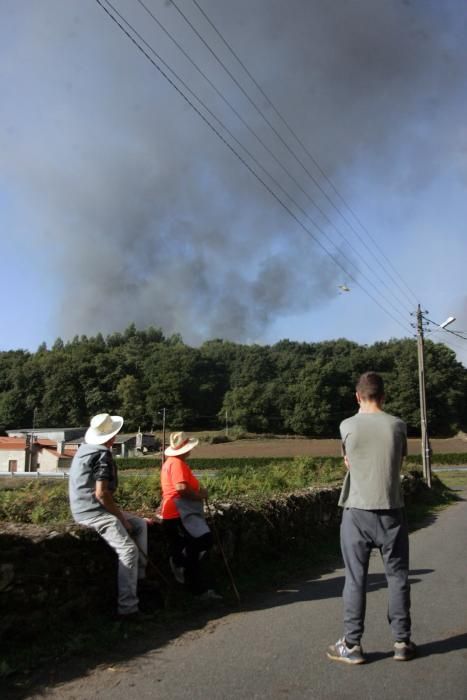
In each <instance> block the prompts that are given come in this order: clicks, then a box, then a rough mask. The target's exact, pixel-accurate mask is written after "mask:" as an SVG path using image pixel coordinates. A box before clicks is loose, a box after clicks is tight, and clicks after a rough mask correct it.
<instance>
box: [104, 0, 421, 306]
mask: <svg viewBox="0 0 467 700" xmlns="http://www.w3.org/2000/svg"><path fill="white" fill-rule="evenodd" d="M137 2H138V3H139V5H141V7H142V8H143V9H144V10H145V12H146V13H147V14H148V15H149V16H150V17H151V19H152V20H153V21H154V22H155V23H156V24H157V26H158V27H159V28H160V29H161V30H162V31H163V32H164V34H165V35H166V36H168V37H169V39H170V40H171V41H172V42H173V43H174V44H175V46H176V47H177V48H178V49H179V51H180V52H181V53H182V54H183V56H185V58H186V59H187V60H188V61H189V63H190V64H191V65H192V66H193V67H194V68H195V69H196V70H197V72H198V73H199V74H200V75H201V76H202V77H203V78H204V79H205V80H206V81H207V83H208V84H209V85H210V86H211V88H212V89H213V90H214V91H215V92H216V94H217V95H218V96H219V97H220V98H221V100H222V101H223V102H224V103H225V104H226V105H227V106H228V107H229V108H230V109H231V110H232V112H233V113H234V114H235V116H236V117H237V118H238V119H239V121H240V122H241V123H242V124H243V125H244V126H245V127H246V129H248V131H249V132H250V133H251V134H252V135H253V136H254V137H255V138H256V140H257V141H258V142H259V143H260V144H261V146H262V147H263V148H264V149H265V151H266V152H267V153H268V154H269V155H270V156H271V157H272V158H273V159H274V161H275V162H276V163H277V165H278V166H279V167H280V168H281V170H283V171H284V172H285V173H286V175H287V176H288V177H289V178H290V179H291V180H292V182H293V183H294V184H295V186H296V187H298V189H299V190H300V191H301V192H302V193H303V194H304V195H305V197H307V199H308V200H309V201H310V202H311V203H312V204H313V206H314V207H315V208H316V209H317V210H318V211H319V212H320V213H321V215H322V216H323V218H325V220H326V221H327V222H328V223H329V224H330V225H331V226H332V227H333V228H334V230H335V231H336V232H337V233H338V234H339V235H340V237H341V238H342V240H344V241H345V242H346V243H347V244H348V245H350V248H352V250H354V252H356V253H357V251H356V250H355V248H354V247H353V246H352V245H351V244H349V242H348V240H347V239H346V237H345V236H344V234H343V233H342V232H341V231H340V230H339V229H338V228H337V227H336V226H335V224H334V223H333V222H332V221H331V219H330V218H329V216H328V215H327V214H326V212H324V211H323V209H322V208H321V207H320V206H319V205H318V204H316V202H315V201H314V199H313V198H312V197H311V196H310V195H309V193H308V192H307V191H306V190H305V189H303V187H302V186H301V184H300V182H299V181H298V180H297V179H296V178H295V177H294V175H292V174H291V173H290V171H289V170H288V169H287V168H286V167H285V166H284V164H283V163H282V162H281V161H280V160H279V158H278V157H277V156H276V154H275V153H274V152H273V151H272V150H271V148H270V147H269V146H268V145H267V144H266V143H265V142H264V140H263V139H262V138H261V137H260V136H259V135H258V134H257V132H256V131H255V130H254V129H253V128H252V127H251V126H250V125H249V124H248V122H247V121H246V120H245V119H244V118H243V116H242V115H241V114H240V113H239V112H238V110H237V109H236V108H235V107H234V105H233V104H232V103H231V102H230V101H229V100H228V99H227V98H226V97H225V95H224V94H223V93H222V92H221V91H220V90H219V89H218V88H217V86H216V85H215V84H214V83H213V82H212V80H211V79H210V78H209V77H208V76H207V75H206V73H205V72H204V71H203V70H202V69H201V68H200V67H199V66H198V64H197V63H196V62H195V61H194V60H193V59H192V57H191V56H190V55H189V54H188V52H187V51H186V50H185V49H184V48H183V46H182V45H181V44H180V42H178V41H177V39H176V38H175V37H174V36H173V34H171V33H170V32H169V30H168V29H167V28H166V27H165V26H164V25H163V23H162V22H161V21H160V20H159V19H158V18H157V16H156V15H155V14H154V13H153V12H152V11H151V10H150V9H149V7H148V6H147V5H146V3H145V2H144V1H143V0H137ZM172 4H173V5H174V7H175V8H176V9H177V10H178V11H179V12H180V14H181V15H182V17H183V18H184V19H185V21H186V22H187V23H188V24H189V26H190V27H191V28H192V29H193V31H195V32H196V30H195V29H194V27H193V26H192V25H191V23H190V22H189V20H187V18H186V17H185V15H184V14H183V13H182V12H181V10H179V8H178V7H177V6H176V4H175V3H174V2H173V3H172ZM114 9H115V8H114ZM115 11H116V10H115ZM116 13H117V14H118V15H119V16H120V17H121V18H122V16H121V15H120V13H118V11H116ZM122 19H123V18H122ZM123 21H125V20H124V19H123ZM129 26H130V25H129ZM132 29H133V31H135V33H136V34H137V36H138V37H139V38H140V39H141V40H142V41H143V43H144V44H145V45H146V46H148V47H149V48H150V50H151V51H153V49H152V47H151V46H150V45H149V44H148V43H147V42H146V41H145V40H144V39H143V38H142V37H141V35H140V34H138V33H137V32H136V30H134V28H132ZM196 33H197V32H196ZM197 34H198V33H197ZM201 39H202V38H201ZM202 41H203V43H204V44H205V45H206V46H207V44H206V42H204V40H203V39H202ZM208 48H209V50H210V51H211V52H212V50H211V49H210V47H208ZM154 53H155V52H154ZM156 55H157V54H156ZM214 55H215V54H214ZM215 57H216V60H217V61H218V62H220V64H221V65H222V67H223V68H224V70H226V71H227V69H226V68H225V66H224V64H223V63H222V62H221V61H220V59H219V58H217V56H215ZM158 58H159V60H161V59H160V56H158ZM163 62H164V64H165V65H167V64H166V63H165V61H163ZM169 70H170V71H171V72H172V73H173V71H172V69H170V68H169ZM227 73H228V75H229V76H230V77H233V76H231V73H230V72H229V71H227ZM177 79H178V80H179V81H180V82H182V84H184V86H186V83H183V81H182V80H181V79H180V78H179V76H177ZM237 84H238V83H237ZM239 87H240V89H242V91H243V88H241V86H239ZM187 89H188V90H189V91H190V93H191V94H193V95H194V93H193V91H192V90H191V89H190V88H187ZM243 92H245V91H243ZM245 94H246V93H245ZM194 96H195V99H196V100H197V101H198V102H200V103H201V104H202V105H203V107H204V108H205V109H206V110H207V111H208V112H209V113H210V114H211V115H212V116H213V117H214V119H216V121H217V122H218V123H219V124H221V126H222V128H223V129H224V130H226V131H227V133H229V135H230V136H231V138H233V139H234V140H235V142H236V143H237V144H238V145H240V147H241V148H242V149H243V151H244V152H246V153H247V154H248V156H249V157H250V158H251V159H252V160H253V161H254V162H255V163H256V165H257V166H258V167H259V168H261V170H262V171H263V172H264V173H265V174H266V175H267V177H268V178H270V179H271V180H272V181H273V182H274V184H275V185H276V187H278V188H279V189H280V190H281V191H282V192H283V193H284V194H285V195H286V197H287V198H288V199H289V200H290V201H292V202H293V204H294V205H295V206H296V207H297V208H298V209H299V211H300V212H301V213H302V214H303V216H305V217H306V218H307V219H308V220H309V221H310V222H311V223H312V225H313V226H314V227H315V228H316V229H317V230H318V231H320V233H322V234H323V235H324V236H325V238H326V240H327V241H328V242H329V243H330V244H331V245H333V246H334V247H337V246H336V245H335V243H334V242H333V241H332V239H331V238H330V237H329V236H328V234H327V233H326V232H325V231H324V230H323V229H322V228H321V227H320V226H319V225H318V224H317V223H316V221H315V220H314V219H312V217H311V216H310V215H309V214H308V213H307V212H306V211H305V210H304V209H303V207H301V206H300V204H298V202H297V201H296V200H295V199H294V198H293V197H292V196H291V195H290V194H289V193H288V192H287V191H286V190H285V189H284V188H283V187H282V185H281V184H280V183H279V182H278V180H277V179H276V178H274V177H273V176H272V175H271V173H270V172H268V171H267V170H266V169H265V168H264V167H263V166H262V165H261V164H260V163H259V162H258V160H257V159H256V158H255V156H253V155H252V153H251V152H250V151H248V149H246V148H245V147H244V146H243V145H242V144H241V143H240V142H239V141H238V139H237V138H236V137H235V136H234V135H233V134H232V132H231V131H230V130H229V129H228V128H227V127H226V126H225V125H224V124H223V123H222V122H220V120H219V119H218V118H217V117H216V116H215V115H213V113H212V111H211V110H210V109H209V108H208V107H206V104H205V103H204V102H203V101H202V100H200V98H199V97H198V96H197V95H194ZM247 97H248V99H249V100H250V102H251V99H250V98H249V96H248V95H247ZM252 104H254V103H253V102H252ZM254 106H255V109H257V111H259V113H260V114H261V115H262V112H261V111H260V110H258V107H256V105H254ZM262 116H263V118H264V115H262ZM266 122H267V123H268V124H269V122H268V121H267V120H266ZM271 128H273V127H271ZM274 131H275V130H274ZM275 133H276V134H277V132H276V131H275ZM277 135H278V136H279V137H280V135H279V134H277ZM280 138H281V137H280ZM281 140H282V141H283V139H281ZM340 255H341V256H342V257H343V258H345V260H346V261H347V262H348V263H349V264H350V265H351V266H352V267H353V268H356V269H357V270H358V268H357V267H356V265H355V263H354V261H353V260H352V259H350V258H349V257H348V256H347V255H346V254H345V253H343V252H342V251H340ZM360 258H361V260H362V262H363V263H364V264H365V265H366V267H367V268H368V269H369V270H370V272H371V273H372V274H373V275H375V276H376V278H377V280H378V282H379V284H381V285H382V286H384V287H385V288H386V289H387V290H388V291H389V293H390V294H392V295H393V290H391V289H390V288H389V286H388V285H387V284H386V282H385V281H384V280H382V279H381V278H380V277H379V276H378V275H377V274H376V273H375V271H374V270H373V268H372V267H371V265H369V264H368V262H367V261H366V260H365V258H363V257H361V256H360ZM376 259H377V258H376ZM358 272H359V273H360V275H361V276H362V277H363V278H364V279H365V280H366V281H367V282H368V283H369V284H371V285H374V282H373V281H372V280H370V279H369V278H368V276H366V275H365V274H363V273H362V272H361V271H360V270H358ZM377 293H378V294H379V296H380V297H381V298H382V299H383V300H384V301H385V302H386V304H388V305H389V306H390V307H391V308H392V309H393V311H395V313H396V314H399V315H400V316H401V317H402V318H405V315H404V313H402V312H401V311H400V309H399V308H397V307H396V306H395V305H394V303H393V302H392V301H391V300H390V299H388V298H387V296H386V295H385V294H383V293H382V292H381V291H380V290H379V289H378V292H377ZM393 296H394V295H393ZM394 298H395V299H396V301H397V302H398V303H399V304H400V305H401V308H402V309H403V310H404V312H409V313H410V308H409V307H407V306H405V303H404V302H402V303H401V301H400V299H398V298H396V297H395V296H394Z"/></svg>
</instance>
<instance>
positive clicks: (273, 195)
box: [96, 0, 407, 332]
mask: <svg viewBox="0 0 467 700" xmlns="http://www.w3.org/2000/svg"><path fill="white" fill-rule="evenodd" d="M96 2H97V4H98V5H99V6H100V7H101V8H102V9H103V10H104V12H105V13H106V14H107V15H108V16H109V17H110V19H111V20H112V21H113V22H114V23H115V24H116V25H117V26H118V27H119V28H120V30H121V31H122V32H123V33H124V34H125V35H126V36H127V37H128V38H129V39H130V41H131V42H132V43H133V44H134V45H135V46H136V47H137V48H138V50H139V51H140V52H141V53H142V54H143V55H144V56H145V57H146V58H147V59H148V61H150V63H151V64H152V65H153V66H154V67H155V68H156V70H157V71H158V72H159V73H160V74H161V75H162V76H163V77H164V78H165V79H166V80H167V82H168V83H169V84H170V85H171V86H172V87H173V88H174V89H175V90H176V91H177V92H178V93H179V95H180V96H181V97H182V98H183V99H184V100H185V101H186V102H187V103H188V104H189V105H190V106H191V107H192V109H193V110H194V111H195V112H196V113H197V114H198V116H200V117H201V119H202V120H203V121H204V122H205V124H206V125H207V126H208V127H209V128H210V129H211V130H212V131H213V132H214V133H215V134H216V135H217V137H218V138H219V139H220V140H221V141H222V142H223V143H224V145H226V146H227V148H228V149H229V150H230V151H231V152H232V153H233V154H234V155H235V156H236V157H237V158H238V160H240V162H241V163H243V165H244V166H245V167H246V168H247V169H248V170H249V172H250V173H251V174H252V175H253V176H254V177H255V178H256V179H257V180H258V181H259V182H260V183H261V184H262V185H263V187H265V189H266V190H267V191H268V192H269V193H270V194H271V195H272V197H274V199H275V200H276V201H277V202H278V203H279V204H280V205H281V206H282V207H283V208H284V209H285V210H286V211H287V212H288V214H289V215H290V216H291V217H292V218H293V219H294V220H295V221H296V222H297V223H298V225H299V226H300V227H301V228H302V229H303V230H304V231H305V232H306V233H307V235H309V236H310V237H311V238H312V239H313V240H314V241H315V243H316V244H317V245H318V246H319V247H320V248H321V249H322V250H323V251H324V252H325V253H326V255H328V256H329V257H330V258H331V260H333V262H334V263H335V264H336V265H337V266H338V267H339V268H340V269H341V270H342V271H343V272H344V273H345V274H346V275H347V276H348V277H349V278H350V279H351V280H352V281H353V282H354V283H355V284H356V285H357V286H358V287H360V289H361V290H362V291H363V292H364V293H365V294H366V295H367V296H368V297H369V298H370V299H371V300H372V301H373V302H374V303H375V304H376V305H377V306H378V307H379V308H380V309H381V310H382V311H383V312H384V313H385V314H386V315H387V316H389V317H390V318H391V319H392V320H393V321H395V322H396V323H397V324H398V325H400V326H401V327H402V328H403V329H404V331H405V332H406V331H407V328H406V326H405V325H403V324H402V323H401V322H400V321H399V320H398V319H397V318H395V317H394V316H393V315H392V314H391V312H390V311H388V310H387V309H386V308H385V307H384V306H382V305H381V304H380V303H379V301H378V300H377V299H376V298H375V297H374V296H373V295H372V294H371V292H369V291H368V290H367V289H366V288H365V287H363V285H361V284H360V283H359V282H358V281H357V280H356V279H355V278H354V277H353V276H352V275H351V274H350V273H349V272H348V271H347V270H346V269H345V268H344V267H343V266H342V265H341V263H340V262H339V260H338V259H337V258H336V257H335V256H334V255H333V254H332V253H331V252H330V251H329V250H328V249H327V248H326V246H324V245H323V243H322V242H321V241H320V240H319V239H318V238H317V237H316V236H315V235H314V234H313V233H312V232H311V231H310V229H309V228H308V227H307V226H305V224H304V223H303V222H302V221H301V220H300V219H299V218H298V217H297V216H296V214H294V212H293V211H292V210H291V209H290V207H288V206H287V205H286V204H285V203H284V202H283V201H282V200H281V199H280V197H279V196H278V195H277V194H276V193H275V192H274V190H273V189H272V188H271V187H270V186H269V185H268V184H267V183H266V182H265V181H264V180H263V179H262V178H261V177H260V176H259V175H258V173H257V172H256V171H255V170H254V169H253V168H252V167H251V165H250V164H249V163H248V162H247V161H246V160H245V159H244V158H243V157H242V156H241V155H240V154H239V153H237V151H236V150H235V149H234V148H233V146H232V145H231V144H230V143H229V142H228V141H227V139H226V138H225V137H224V136H223V135H222V134H221V133H220V132H219V130H218V129H216V127H214V126H213V125H212V124H211V123H210V122H209V120H208V119H207V117H206V116H205V115H204V114H203V113H202V112H201V111H200V110H199V109H198V108H197V107H196V106H195V105H194V104H193V103H192V102H191V101H190V99H189V98H188V97H187V96H186V95H185V94H184V93H183V91H182V90H181V89H180V88H179V87H178V86H177V85H176V84H175V82H174V81H173V80H172V79H171V78H170V77H169V76H168V75H167V73H165V71H164V70H162V68H161V67H160V66H159V65H158V64H157V63H156V62H155V61H154V60H153V58H151V56H150V55H149V54H148V53H147V51H145V49H144V48H143V47H142V46H141V45H140V44H139V43H138V42H137V41H136V39H135V37H134V36H132V34H130V32H129V31H128V30H127V29H125V27H124V26H123V25H122V24H121V22H119V20H118V19H117V17H115V16H114V15H113V14H112V13H111V12H110V11H109V10H108V9H107V7H105V6H104V4H103V2H106V4H107V5H108V6H109V7H110V8H112V10H113V11H114V12H115V13H116V14H117V15H118V16H119V17H121V18H122V15H121V14H120V13H119V12H118V11H117V10H116V8H115V7H114V6H113V5H112V3H111V2H110V0H96ZM122 20H123V21H124V22H125V24H126V25H127V26H128V27H129V28H130V29H131V31H132V32H133V33H134V35H135V36H138V37H141V35H139V34H138V32H137V31H136V29H135V28H134V27H133V25H132V24H131V23H130V22H128V20H126V19H124V18H122ZM141 39H142V37H141ZM143 41H144V40H143ZM144 43H145V44H146V45H148V44H147V42H144ZM148 46H149V45H148ZM151 51H153V49H151ZM153 52H154V53H155V51H153ZM171 72H172V73H173V74H174V75H176V73H175V72H174V71H173V70H171ZM177 79H178V76H177ZM319 230H321V229H319Z"/></svg>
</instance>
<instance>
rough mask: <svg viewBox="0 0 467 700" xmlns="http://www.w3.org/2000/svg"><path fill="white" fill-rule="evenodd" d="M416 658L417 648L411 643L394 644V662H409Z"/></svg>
mask: <svg viewBox="0 0 467 700" xmlns="http://www.w3.org/2000/svg"><path fill="white" fill-rule="evenodd" d="M415 656H417V647H416V646H415V644H414V643H413V642H410V641H409V642H396V643H395V644H394V657H393V658H394V661H410V659H413V658H414V657H415Z"/></svg>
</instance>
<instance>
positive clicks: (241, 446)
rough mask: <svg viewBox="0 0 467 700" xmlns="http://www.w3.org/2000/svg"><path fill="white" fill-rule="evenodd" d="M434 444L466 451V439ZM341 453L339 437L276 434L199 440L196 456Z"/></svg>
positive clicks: (412, 450) (414, 445)
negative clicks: (265, 437)
mask: <svg viewBox="0 0 467 700" xmlns="http://www.w3.org/2000/svg"><path fill="white" fill-rule="evenodd" d="M431 447H432V449H433V452H434V453H435V454H443V453H444V454H445V453H452V452H467V439H463V438H459V437H456V438H448V439H433V440H431ZM409 454H420V440H419V439H410V440H409ZM301 455H304V456H310V457H338V456H339V455H340V441H339V440H307V439H305V438H275V439H273V440H263V439H261V438H257V439H254V440H236V441H235V442H227V443H224V444H221V445H208V444H206V443H202V442H201V443H200V444H199V445H198V447H197V448H196V450H195V451H194V452H193V453H192V456H193V457H212V458H217V459H222V458H223V457H295V456H301Z"/></svg>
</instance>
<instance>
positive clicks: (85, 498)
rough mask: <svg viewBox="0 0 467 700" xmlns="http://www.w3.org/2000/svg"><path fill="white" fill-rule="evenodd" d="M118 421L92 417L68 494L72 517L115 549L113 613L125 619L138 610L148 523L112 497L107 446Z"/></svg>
mask: <svg viewBox="0 0 467 700" xmlns="http://www.w3.org/2000/svg"><path fill="white" fill-rule="evenodd" d="M122 425H123V418H122V417H121V416H110V415H109V414H108V413H100V414H99V415H97V416H94V418H92V420H91V424H90V427H89V428H88V430H87V431H86V435H85V437H84V443H83V444H82V445H80V447H79V449H78V451H77V452H76V455H75V456H74V457H73V461H72V463H71V468H70V479H69V497H70V508H71V512H72V514H73V518H74V519H75V521H76V522H77V523H79V524H80V525H84V526H86V527H91V528H93V530H96V532H98V533H99V535H100V536H101V537H102V538H103V539H104V540H105V541H106V542H107V544H108V545H109V546H110V547H111V548H112V549H113V550H114V551H115V552H116V553H117V556H118V615H119V616H120V617H122V618H123V619H130V618H129V617H128V616H130V617H134V616H135V615H138V614H139V608H138V595H137V588H138V581H139V582H140V585H141V581H143V580H144V579H145V576H146V562H147V523H146V521H145V520H144V519H143V518H139V517H137V516H136V515H132V514H130V513H125V512H123V511H122V510H120V508H119V507H118V505H117V503H116V502H115V501H114V497H113V494H114V491H115V489H116V488H117V485H118V477H117V466H116V464H115V462H114V459H113V456H112V445H113V443H114V441H115V436H116V435H117V433H118V432H119V431H120V430H121V428H122Z"/></svg>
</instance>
